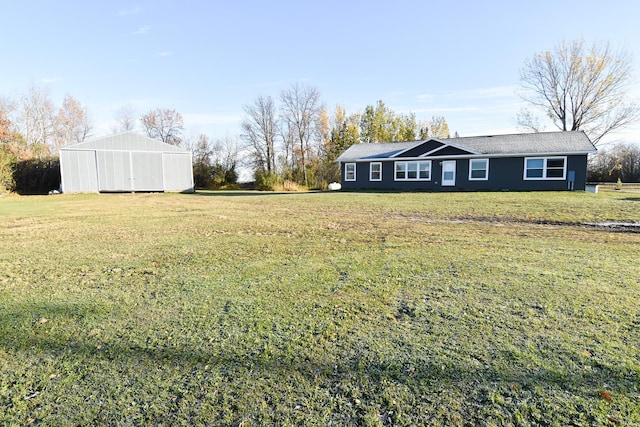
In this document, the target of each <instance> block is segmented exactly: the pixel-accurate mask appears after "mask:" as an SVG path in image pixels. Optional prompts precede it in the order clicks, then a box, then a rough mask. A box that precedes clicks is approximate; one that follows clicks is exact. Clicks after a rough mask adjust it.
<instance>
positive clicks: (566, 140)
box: [336, 131, 596, 162]
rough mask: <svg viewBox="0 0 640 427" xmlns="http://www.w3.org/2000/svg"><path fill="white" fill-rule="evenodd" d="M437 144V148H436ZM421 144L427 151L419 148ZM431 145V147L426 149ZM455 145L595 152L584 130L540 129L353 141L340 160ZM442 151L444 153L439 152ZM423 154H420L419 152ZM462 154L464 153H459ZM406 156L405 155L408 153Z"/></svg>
mask: <svg viewBox="0 0 640 427" xmlns="http://www.w3.org/2000/svg"><path fill="white" fill-rule="evenodd" d="M434 143H438V144H437V148H435V149H434ZM420 146H424V147H425V148H424V150H423V151H422V152H421V151H420ZM427 147H428V148H427ZM447 147H452V148H455V149H457V150H458V152H461V151H462V152H467V153H468V154H467V155H468V156H495V157H500V156H509V155H536V154H539V155H542V154H587V153H594V152H596V148H595V146H594V145H593V143H592V142H591V141H590V140H589V137H587V135H586V134H585V133H584V132H582V131H572V132H538V133H521V134H509V135H487V136H470V137H461V138H449V139H438V138H428V139H426V140H420V141H411V142H383V143H369V144H354V145H352V146H351V147H349V148H348V149H347V150H345V152H344V153H342V154H341V155H340V156H339V157H338V158H337V159H336V161H337V162H350V161H357V160H367V159H387V158H396V157H402V156H403V154H405V153H409V152H411V153H412V157H437V156H443V155H445V154H444V153H448V154H446V155H447V156H451V150H444V148H447ZM439 151H442V153H440V154H438V152H439ZM416 153H420V154H416ZM457 155H458V156H460V155H461V154H457ZM405 157H406V156H405Z"/></svg>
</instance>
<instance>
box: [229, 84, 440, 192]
mask: <svg viewBox="0 0 640 427" xmlns="http://www.w3.org/2000/svg"><path fill="white" fill-rule="evenodd" d="M243 110H244V112H245V118H244V119H243V121H242V124H241V129H242V133H241V139H242V140H243V142H244V143H245V144H246V145H245V146H246V149H247V151H248V153H249V155H248V163H249V166H250V168H251V169H252V170H253V171H254V177H255V180H256V184H257V185H258V187H259V188H265V189H275V188H278V187H282V186H285V187H286V186H304V187H307V188H326V186H327V185H328V184H329V183H330V182H333V181H339V180H340V171H339V170H338V165H336V163H335V160H336V158H337V157H338V156H339V155H340V154H341V153H342V152H343V151H344V150H345V149H347V148H348V147H349V146H351V145H353V144H358V143H369V142H392V141H413V140H416V139H421V138H426V137H427V136H435V137H441V138H448V137H449V136H450V135H449V127H448V125H447V122H446V120H445V119H444V117H442V116H434V117H433V118H432V119H431V121H426V122H418V121H417V120H416V117H415V114H413V113H409V114H402V113H396V112H394V111H393V110H391V109H390V108H389V107H387V106H386V105H385V104H384V102H383V101H382V100H380V101H378V102H377V103H376V104H375V105H367V106H366V107H365V109H364V111H362V112H355V113H348V112H347V111H346V110H345V109H344V108H343V107H341V106H340V105H337V106H336V107H335V110H334V112H333V113H332V114H329V113H328V112H327V110H326V109H325V107H324V106H323V105H322V103H321V100H320V92H319V91H318V89H317V88H315V87H312V86H307V85H303V84H301V83H294V84H292V85H291V86H290V87H288V88H286V89H284V90H282V91H281V92H280V94H279V96H278V97H277V98H276V99H274V98H273V97H272V96H270V95H259V96H258V97H256V98H255V99H254V101H253V102H252V103H250V104H247V105H245V106H244V107H243Z"/></svg>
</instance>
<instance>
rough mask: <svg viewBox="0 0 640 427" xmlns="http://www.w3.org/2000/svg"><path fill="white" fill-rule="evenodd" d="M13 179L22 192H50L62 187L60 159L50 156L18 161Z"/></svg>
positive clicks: (16, 187)
mask: <svg viewBox="0 0 640 427" xmlns="http://www.w3.org/2000/svg"><path fill="white" fill-rule="evenodd" d="M13 179H14V181H15V191H16V192H18V193H20V194H48V193H49V191H51V190H57V189H59V188H60V160H59V159H58V158H57V157H48V158H43V159H30V160H23V161H20V162H17V163H16V164H15V168H14V170H13Z"/></svg>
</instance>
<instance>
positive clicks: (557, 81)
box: [520, 40, 640, 143]
mask: <svg viewBox="0 0 640 427" xmlns="http://www.w3.org/2000/svg"><path fill="white" fill-rule="evenodd" d="M632 77H633V70H632V65H631V60H630V59H629V56H628V54H627V53H626V52H624V51H620V52H614V51H613V49H612V48H611V47H610V45H609V43H594V44H592V45H591V46H588V45H587V44H586V43H585V41H584V40H575V41H573V42H571V43H567V42H562V43H561V44H559V45H557V46H555V47H554V49H553V50H549V51H545V52H541V53H537V54H535V55H534V56H533V57H532V58H530V59H527V60H526V62H525V64H524V67H523V68H522V69H521V70H520V79H521V83H522V87H523V89H524V90H525V92H524V94H523V95H522V96H523V99H525V100H526V101H527V102H529V103H530V104H531V105H532V106H534V107H536V108H539V109H541V110H542V111H544V113H545V114H546V116H547V117H549V118H550V119H551V120H552V122H553V124H554V125H555V126H556V127H558V129H560V130H563V131H576V130H583V131H585V132H586V133H587V135H588V136H589V138H590V139H591V141H593V142H594V143H598V142H599V141H600V140H601V139H602V138H603V137H604V136H605V135H607V134H609V133H611V132H614V131H616V130H618V129H620V128H622V127H624V126H627V125H629V124H630V123H632V122H634V121H635V120H637V119H638V117H639V112H640V109H639V107H638V105H637V104H634V103H631V102H628V100H627V94H628V88H629V84H630V82H631V78H632ZM523 117H524V118H525V119H526V118H527V117H529V118H530V116H527V115H524V116H523ZM520 125H521V126H524V127H526V126H527V123H521V124H520Z"/></svg>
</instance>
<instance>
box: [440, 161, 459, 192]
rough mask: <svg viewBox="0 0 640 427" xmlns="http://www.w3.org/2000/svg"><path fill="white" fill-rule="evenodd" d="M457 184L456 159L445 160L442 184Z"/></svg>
mask: <svg viewBox="0 0 640 427" xmlns="http://www.w3.org/2000/svg"><path fill="white" fill-rule="evenodd" d="M454 185H456V161H455V160H445V161H443V162H442V186H443V187H445V186H446V187H452V186H454Z"/></svg>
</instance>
